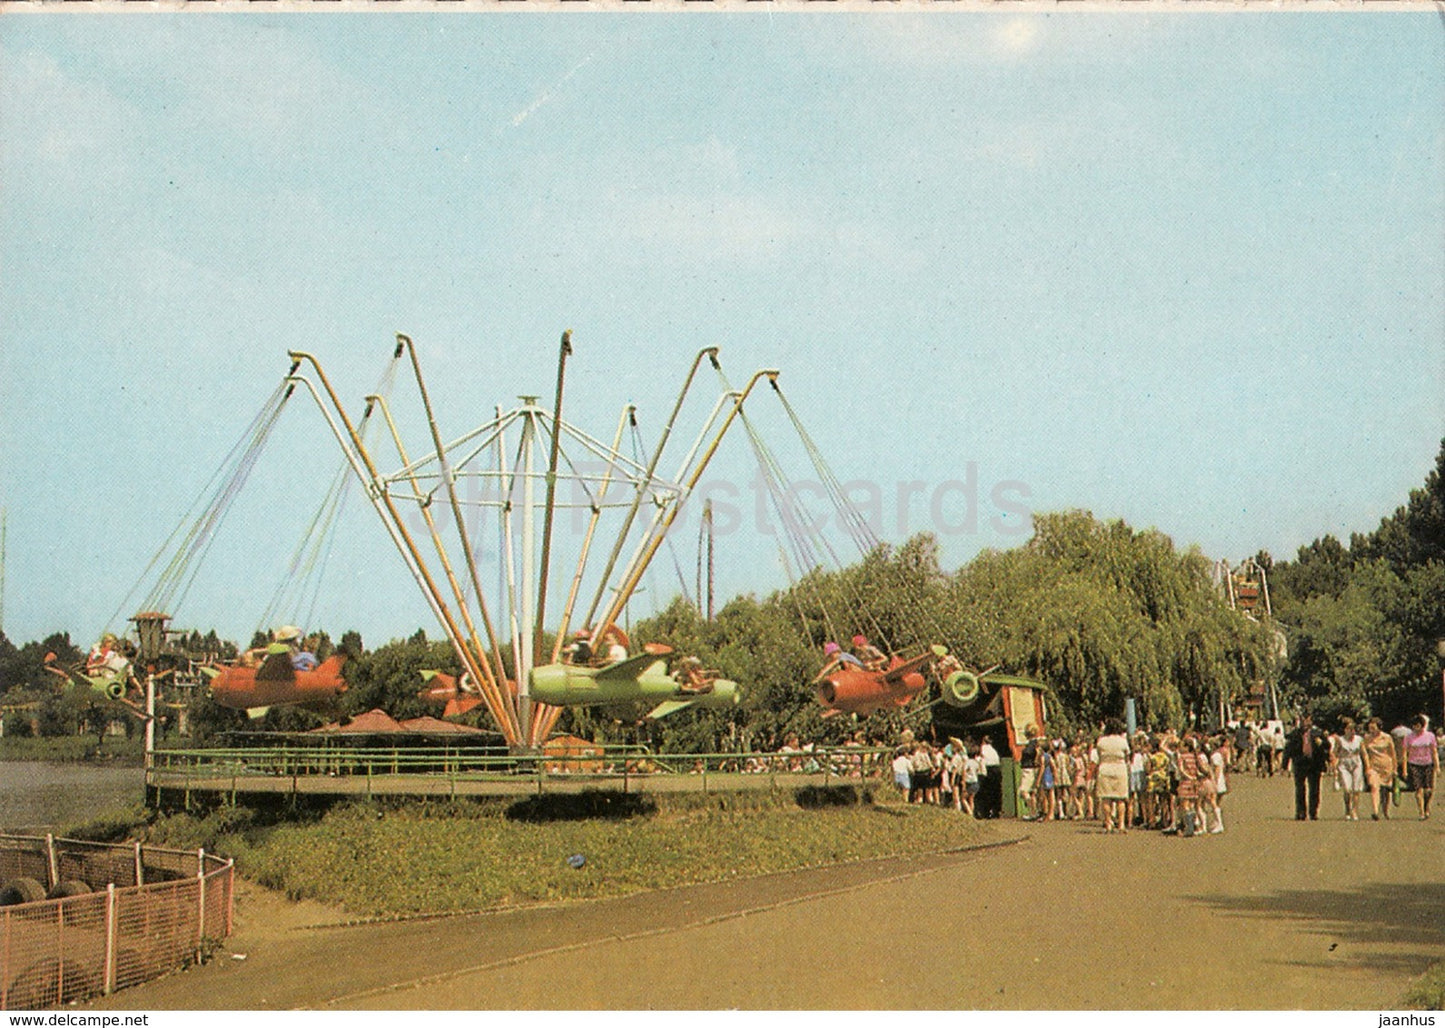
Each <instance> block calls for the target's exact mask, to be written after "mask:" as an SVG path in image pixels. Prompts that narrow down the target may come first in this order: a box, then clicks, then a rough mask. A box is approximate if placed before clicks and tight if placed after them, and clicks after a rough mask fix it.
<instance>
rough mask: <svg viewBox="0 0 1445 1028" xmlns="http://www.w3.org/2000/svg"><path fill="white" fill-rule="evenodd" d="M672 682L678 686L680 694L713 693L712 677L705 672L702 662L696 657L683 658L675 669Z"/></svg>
mask: <svg viewBox="0 0 1445 1028" xmlns="http://www.w3.org/2000/svg"><path fill="white" fill-rule="evenodd" d="M672 680H673V681H675V682H676V683H677V684H678V692H683V693H705V692H712V682H713V680H712V677H711V676H710V675H709V674H708V673H707V672H706V671H704V670H703V666H702V661H700V660H698V659H697V658H696V657H693V656H687V657H683V658H682V659H681V660H679V661H678V662H677V667H675V668H673V671H672Z"/></svg>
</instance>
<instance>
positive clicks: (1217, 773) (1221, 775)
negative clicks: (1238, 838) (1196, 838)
mask: <svg viewBox="0 0 1445 1028" xmlns="http://www.w3.org/2000/svg"><path fill="white" fill-rule="evenodd" d="M1227 743H1228V740H1227V739H1226V738H1225V737H1224V736H1222V735H1221V736H1217V737H1216V738H1215V740H1214V745H1213V746H1211V747H1210V751H1209V774H1210V777H1211V778H1213V779H1214V800H1213V802H1211V803H1210V805H1209V813H1211V814H1213V815H1214V825H1213V826H1212V827H1211V828H1210V829H1209V831H1210V834H1212V835H1218V834H1219V833H1220V832H1222V831H1224V810H1223V806H1224V796H1225V794H1226V793H1227V792H1229V780H1228V778H1227V777H1226V772H1227V771H1228V767H1229V757H1228V752H1229V749H1228V745H1227Z"/></svg>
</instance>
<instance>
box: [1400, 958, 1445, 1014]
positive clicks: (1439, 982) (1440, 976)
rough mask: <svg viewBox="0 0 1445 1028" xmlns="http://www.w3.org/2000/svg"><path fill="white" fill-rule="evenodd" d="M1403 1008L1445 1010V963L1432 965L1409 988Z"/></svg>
mask: <svg viewBox="0 0 1445 1028" xmlns="http://www.w3.org/2000/svg"><path fill="white" fill-rule="evenodd" d="M1405 1006H1406V1007H1408V1008H1409V1009H1411V1010H1445V963H1440V964H1434V965H1432V966H1431V967H1430V969H1429V970H1428V971H1426V972H1425V973H1424V974H1423V975H1421V976H1420V978H1419V980H1418V981H1416V982H1415V983H1414V984H1413V985H1411V986H1410V991H1409V992H1408V993H1406V994H1405Z"/></svg>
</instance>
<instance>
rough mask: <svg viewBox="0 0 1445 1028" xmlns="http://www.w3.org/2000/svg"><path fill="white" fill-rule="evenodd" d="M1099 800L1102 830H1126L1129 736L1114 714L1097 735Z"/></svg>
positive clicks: (1107, 831)
mask: <svg viewBox="0 0 1445 1028" xmlns="http://www.w3.org/2000/svg"><path fill="white" fill-rule="evenodd" d="M1098 749H1099V775H1098V779H1097V784H1098V791H1099V800H1100V803H1101V804H1102V805H1103V808H1104V812H1103V816H1104V831H1105V833H1110V832H1127V831H1128V830H1129V816H1128V815H1129V737H1128V736H1126V735H1125V734H1124V726H1123V724H1122V723H1121V722H1120V721H1119V720H1118V719H1117V718H1110V719H1109V720H1108V721H1107V722H1105V724H1104V734H1103V735H1102V736H1100V737H1099V743H1098Z"/></svg>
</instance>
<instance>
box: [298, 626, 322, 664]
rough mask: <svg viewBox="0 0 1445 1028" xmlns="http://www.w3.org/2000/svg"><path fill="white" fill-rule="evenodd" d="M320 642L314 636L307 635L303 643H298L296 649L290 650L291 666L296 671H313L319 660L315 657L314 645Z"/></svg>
mask: <svg viewBox="0 0 1445 1028" xmlns="http://www.w3.org/2000/svg"><path fill="white" fill-rule="evenodd" d="M319 642H320V640H319V639H317V638H316V636H314V635H313V636H309V637H308V638H307V639H306V641H305V642H304V643H298V644H297V645H298V647H299V648H298V649H296V650H293V651H292V652H291V667H292V668H294V669H295V670H297V671H315V670H316V668H317V666H318V665H319V664H320V663H321V661H319V660H317V659H316V646H317V644H318V643H319Z"/></svg>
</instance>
